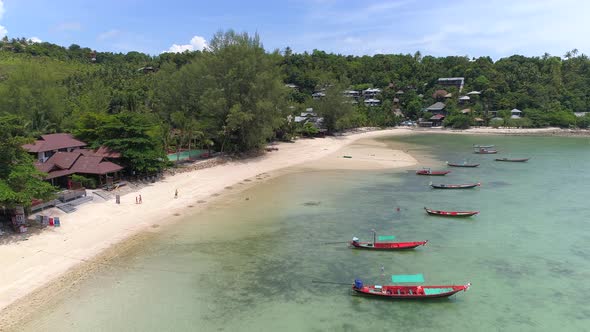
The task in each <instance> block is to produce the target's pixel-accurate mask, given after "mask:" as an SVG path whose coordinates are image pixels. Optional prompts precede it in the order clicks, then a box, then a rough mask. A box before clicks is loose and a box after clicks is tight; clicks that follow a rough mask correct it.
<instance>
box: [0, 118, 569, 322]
mask: <svg viewBox="0 0 590 332" xmlns="http://www.w3.org/2000/svg"><path fill="white" fill-rule="evenodd" d="M412 133H449V134H471V135H473V134H475V135H477V134H484V135H487V134H499V135H566V136H567V135H568V132H567V130H559V129H556V128H543V129H492V128H475V129H469V130H465V131H458V130H440V129H423V128H416V129H409V128H398V129H387V130H376V131H365V132H363V131H358V132H353V133H348V134H346V135H342V136H335V137H327V138H318V139H300V140H297V141H296V142H294V143H279V144H277V145H276V147H278V148H279V150H278V151H273V152H269V153H266V154H265V155H263V156H260V157H256V158H249V159H244V160H236V161H231V162H227V163H224V164H222V165H218V166H214V167H210V168H205V169H200V170H194V171H189V172H183V173H180V172H179V173H176V174H175V175H171V176H167V177H165V178H164V179H163V180H162V181H159V182H157V183H154V184H150V185H148V186H147V187H144V188H142V189H141V190H139V191H136V192H130V193H127V194H126V195H122V196H121V204H120V205H118V204H115V202H114V199H112V200H109V201H102V200H100V199H96V200H95V201H94V202H92V203H87V204H85V205H82V206H80V207H79V208H78V210H77V211H76V212H74V213H71V214H65V213H63V212H61V211H60V210H57V209H53V210H46V211H44V214H48V215H52V216H59V217H60V219H61V227H59V228H47V229H45V230H43V231H41V232H37V233H31V234H23V235H16V236H12V237H10V240H6V236H5V237H4V238H0V239H2V242H1V245H0V265H1V266H2V274H1V275H0V309H1V310H2V311H1V312H2V314H1V315H0V330H6V329H13V328H15V324H16V323H17V322H18V321H20V320H21V319H23V318H25V317H28V316H29V315H30V314H32V313H34V311H35V310H36V309H38V308H40V307H43V306H46V305H47V303H49V302H50V301H52V300H54V301H55V299H53V298H54V297H55V295H56V294H61V295H62V296H67V287H68V286H71V285H72V284H76V283H77V282H78V281H79V280H80V279H83V278H84V276H85V275H88V274H89V273H92V270H93V269H96V268H100V267H101V266H104V265H105V264H106V265H108V261H109V258H112V257H115V256H117V255H118V254H119V253H120V252H122V251H124V250H125V248H127V247H131V246H132V245H133V242H134V241H145V240H146V238H149V236H150V234H151V235H153V234H154V233H157V232H158V231H159V230H160V229H161V226H165V225H166V224H170V223H173V222H175V221H176V220H179V219H180V218H179V217H180V216H183V215H187V214H193V213H196V212H198V210H199V209H203V208H206V206H207V203H209V202H211V201H213V200H215V199H219V198H222V197H223V194H224V193H230V192H236V191H237V190H242V189H245V188H247V187H248V186H252V185H255V184H256V183H259V182H261V181H265V179H268V178H270V177H272V176H275V175H278V174H281V173H280V170H282V169H284V168H287V167H291V168H292V167H293V166H300V167H301V168H302V169H303V170H306V169H318V170H321V169H342V170H379V169H393V168H399V167H410V166H412V165H416V164H417V160H416V159H414V158H413V157H412V156H410V155H409V154H407V153H405V152H403V151H401V150H392V149H391V148H389V147H387V145H386V144H385V143H382V142H379V141H377V140H374V138H378V137H383V136H395V135H409V134H412ZM353 143H354V144H353ZM177 189H178V192H179V197H178V198H176V199H175V198H174V193H175V190H177ZM138 195H141V196H142V200H143V203H142V204H136V203H135V198H136V197H137V196H138ZM124 240H125V241H124ZM64 294H65V295H64Z"/></svg>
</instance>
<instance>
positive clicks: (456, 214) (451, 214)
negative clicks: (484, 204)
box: [424, 207, 479, 217]
mask: <svg viewBox="0 0 590 332" xmlns="http://www.w3.org/2000/svg"><path fill="white" fill-rule="evenodd" d="M424 210H425V211H426V213H428V214H429V215H431V216H441V217H471V216H474V215H476V214H478V213H479V211H442V210H433V209H429V208H427V207H424Z"/></svg>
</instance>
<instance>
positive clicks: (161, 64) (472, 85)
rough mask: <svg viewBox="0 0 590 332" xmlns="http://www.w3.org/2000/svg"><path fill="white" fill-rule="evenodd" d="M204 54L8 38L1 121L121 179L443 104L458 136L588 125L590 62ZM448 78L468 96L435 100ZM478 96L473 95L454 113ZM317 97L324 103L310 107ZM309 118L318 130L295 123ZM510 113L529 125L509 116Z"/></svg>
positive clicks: (228, 43) (231, 48) (253, 47)
mask: <svg viewBox="0 0 590 332" xmlns="http://www.w3.org/2000/svg"><path fill="white" fill-rule="evenodd" d="M209 45H210V46H209V48H208V49H205V50H203V51H195V52H188V51H187V52H184V53H163V54H160V55H157V56H152V55H148V54H143V53H139V52H129V53H127V54H122V53H110V52H96V51H94V50H92V49H89V48H85V47H81V46H79V45H75V44H74V45H71V46H69V47H62V46H59V45H55V44H51V43H47V42H43V43H34V42H32V41H29V40H26V39H24V38H20V39H8V38H4V39H3V40H2V41H0V100H2V102H0V114H1V115H4V116H14V117H17V118H20V119H21V121H22V125H23V126H24V128H25V132H26V136H28V137H37V136H38V135H40V134H45V133H55V132H70V133H74V134H75V135H77V136H78V137H79V138H80V139H84V140H86V141H87V143H89V145H90V146H98V145H101V144H104V145H107V146H109V147H111V148H113V149H118V150H121V151H120V152H121V153H122V155H123V157H124V160H125V163H126V166H128V167H130V168H131V169H133V170H136V171H139V172H151V171H154V170H158V169H161V168H162V167H164V166H165V163H164V162H162V160H163V158H164V157H165V154H166V153H170V152H173V151H175V150H177V149H181V148H183V149H184V148H189V149H190V148H191V147H195V148H213V149H215V150H217V151H227V152H238V153H239V152H247V151H251V150H256V149H260V148H262V147H263V146H264V145H265V144H266V143H267V142H268V141H269V140H272V139H277V138H279V139H290V138H291V137H293V136H294V135H297V134H298V133H302V132H305V133H308V134H309V133H317V131H318V129H319V130H327V131H328V132H333V131H338V130H342V129H346V128H351V127H359V126H393V125H396V124H397V123H399V122H400V121H401V120H402V119H410V120H417V119H419V118H422V117H426V116H428V114H429V113H427V112H425V109H426V108H427V107H428V106H430V105H432V104H433V103H435V102H436V101H439V100H440V99H441V98H444V96H445V94H448V95H449V96H450V95H452V96H453V97H452V98H446V99H444V100H443V101H444V102H445V103H446V110H447V112H448V115H449V116H448V117H447V119H446V120H445V122H444V124H445V125H448V126H452V127H456V128H463V127H467V126H469V125H473V124H474V121H476V120H478V119H479V120H481V121H485V123H486V124H490V125H491V124H492V121H491V120H492V118H493V117H494V118H495V119H494V122H493V123H494V124H496V125H504V126H521V127H541V126H559V127H572V126H577V127H583V128H586V127H588V126H589V125H590V118H589V117H588V116H585V117H578V116H575V115H574V112H586V111H587V110H588V109H590V59H589V58H588V57H587V56H586V55H584V54H579V53H578V51H577V50H572V51H570V52H567V53H566V54H565V55H564V56H563V57H560V56H552V55H549V54H544V55H542V56H539V57H525V56H521V55H513V56H510V57H506V58H502V59H499V60H497V61H494V60H492V59H491V58H490V57H479V58H469V57H466V56H447V57H433V56H423V55H422V54H420V52H416V53H415V54H376V55H373V56H352V55H340V54H331V53H326V52H324V51H320V50H314V51H313V52H310V53H308V52H304V53H300V54H298V53H294V52H293V51H292V50H291V49H290V48H289V47H286V48H285V49H283V50H280V51H279V50H274V51H267V50H265V49H264V47H263V44H262V42H261V41H260V38H259V36H258V35H256V34H255V35H249V34H247V33H237V32H234V31H232V30H228V31H225V32H223V31H222V32H219V33H217V34H216V35H215V36H214V37H213V38H212V40H211V41H210V43H209ZM441 77H464V82H465V83H464V86H463V87H462V91H460V90H459V89H458V88H457V87H454V86H451V87H448V86H447V87H441V86H440V85H439V84H438V79H439V78H441ZM368 88H378V89H379V93H378V95H376V96H374V98H376V99H377V101H378V102H379V103H376V104H367V103H365V102H363V101H364V100H365V98H364V97H363V96H362V95H361V97H360V99H359V98H357V99H355V100H351V99H350V98H347V97H345V96H344V95H343V94H342V91H344V90H356V91H360V90H364V89H368ZM441 91H442V92H441ZM470 91H475V92H478V94H477V95H472V96H471V97H472V98H471V101H470V102H468V103H467V104H464V103H461V102H459V101H458V98H459V96H462V95H465V94H466V93H467V92H470ZM318 92H321V94H319V95H321V96H323V97H320V98H319V99H318V98H316V99H314V98H312V94H314V93H318ZM443 92H444V93H443ZM441 93H442V95H441ZM307 108H314V109H315V112H316V113H314V114H316V115H317V116H319V117H321V119H322V120H323V121H319V122H315V123H313V124H310V123H309V122H301V123H296V122H295V121H294V119H297V118H300V117H299V115H300V114H301V113H302V112H303V111H304V110H306V109H307ZM465 109H468V111H469V112H465ZM512 109H519V110H521V111H522V115H523V117H522V118H520V119H514V118H513V117H511V116H510V110H512ZM308 114H312V113H308ZM314 126H315V128H312V127H314Z"/></svg>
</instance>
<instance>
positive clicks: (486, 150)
mask: <svg viewBox="0 0 590 332" xmlns="http://www.w3.org/2000/svg"><path fill="white" fill-rule="evenodd" d="M474 153H477V154H495V153H498V150H493V149H484V148H480V149H477V150H475V151H474Z"/></svg>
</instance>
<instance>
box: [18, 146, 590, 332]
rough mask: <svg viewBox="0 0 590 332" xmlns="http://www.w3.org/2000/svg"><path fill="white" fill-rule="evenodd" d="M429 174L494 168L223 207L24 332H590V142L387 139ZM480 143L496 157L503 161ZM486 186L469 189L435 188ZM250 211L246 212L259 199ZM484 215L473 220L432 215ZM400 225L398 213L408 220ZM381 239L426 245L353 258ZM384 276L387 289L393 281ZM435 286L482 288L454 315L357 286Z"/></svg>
mask: <svg viewBox="0 0 590 332" xmlns="http://www.w3.org/2000/svg"><path fill="white" fill-rule="evenodd" d="M388 142H389V143H390V144H391V145H392V147H403V149H404V150H408V152H409V153H411V154H412V155H414V156H415V157H416V158H417V159H419V160H420V162H421V165H420V166H422V165H424V166H429V167H432V168H445V169H446V168H447V167H446V166H445V165H444V161H446V160H448V161H453V162H460V161H463V160H468V161H470V162H481V164H482V165H481V166H480V167H478V168H475V169H463V168H451V170H452V173H451V174H449V175H448V176H446V177H423V176H416V175H415V174H414V170H415V168H412V169H401V170H395V171H388V172H375V171H371V172H360V171H310V170H306V169H304V168H298V169H296V170H294V172H291V173H287V174H285V175H282V176H279V177H277V178H274V179H271V180H269V181H267V182H265V183H262V184H260V185H257V186H255V187H252V188H250V189H247V190H246V191H243V192H239V193H234V194H231V195H229V196H228V197H226V198H224V199H223V200H220V201H219V202H216V203H213V204H212V205H211V206H210V207H209V208H208V210H207V211H206V212H204V213H199V214H198V215H192V216H187V217H186V220H184V221H183V222H181V223H178V224H175V225H172V226H170V227H167V228H165V229H164V230H163V231H162V232H161V234H159V235H158V236H157V237H156V238H155V239H154V240H153V241H150V242H149V243H144V244H143V245H141V247H138V248H136V250H135V253H134V254H129V255H126V256H123V257H120V258H118V259H116V260H115V261H113V262H112V264H113V265H112V266H110V267H106V268H104V269H103V270H102V271H101V272H99V273H98V274H96V275H94V276H92V277H90V278H89V279H87V280H85V281H84V282H83V284H82V285H81V286H80V287H79V289H78V290H77V291H75V292H74V293H73V294H70V296H68V298H67V299H66V300H64V301H62V302H60V303H59V304H58V305H57V306H55V307H53V308H47V309H46V310H43V311H42V312H40V313H39V315H38V317H37V318H36V319H35V320H34V321H31V322H28V323H27V324H25V326H23V329H24V330H27V331H41V330H43V331H47V330H56V331H57V330H59V331H82V330H83V331H171V330H184V331H279V330H280V331H363V330H374V331H375V330H376V331H381V330H396V329H401V328H412V329H413V330H415V331H444V330H453V331H549V330H559V331H582V330H585V329H587V328H588V326H590V309H589V307H588V302H587V295H586V294H587V293H588V292H589V291H590V286H589V284H588V282H587V280H588V279H589V277H590V249H588V243H590V221H588V216H589V215H590V205H589V204H588V197H590V173H586V172H587V170H588V169H590V140H589V139H588V138H555V137H504V136H487V137H482V136H478V137H475V136H463V135H415V136H408V137H401V138H400V137H397V138H395V139H391V140H388ZM472 144H496V145H497V148H498V150H500V153H499V154H498V155H497V156H498V157H515V158H516V157H528V156H531V157H532V159H531V160H530V161H529V162H528V163H522V164H521V163H499V162H494V161H493V158H495V157H496V156H495V155H475V154H473V153H472V149H471V145H472ZM430 181H433V182H441V183H443V182H444V183H465V182H482V184H483V185H482V187H481V188H477V189H472V190H439V191H435V190H432V189H430V188H429V186H428V183H429V182H430ZM246 198H249V200H246ZM424 206H428V207H433V208H436V209H477V210H480V211H481V214H480V215H479V216H477V217H475V218H468V219H445V218H438V217H431V216H427V215H426V214H425V213H424V211H423V207H424ZM398 207H399V208H400V211H399V212H398V211H396V208H398ZM371 229H377V230H378V231H379V233H380V234H383V235H391V234H394V235H396V238H397V240H400V241H405V240H408V241H412V240H425V239H427V240H429V241H430V242H429V244H428V245H427V246H426V247H420V248H418V249H417V250H414V251H409V252H384V253H379V252H367V251H355V250H351V249H348V248H347V247H346V245H345V244H329V245H327V244H323V243H324V242H333V241H347V240H349V239H350V238H352V236H353V235H355V236H358V237H360V238H361V239H369V238H370V236H371V234H370V230H371ZM381 266H383V267H384V269H385V275H382V274H381ZM413 273H423V274H424V276H425V278H426V282H427V283H431V284H444V283H455V284H464V283H466V282H472V283H473V286H472V288H471V289H470V290H469V291H468V292H466V293H459V294H457V295H456V296H454V297H452V298H450V299H446V300H436V301H428V302H418V301H408V302H404V301H382V300H376V299H370V298H364V297H360V296H352V295H351V294H350V291H349V287H348V286H338V285H330V284H316V283H312V280H324V281H335V282H351V283H352V280H353V279H354V278H362V279H363V280H364V281H365V282H369V283H385V282H386V281H387V280H388V279H389V278H390V275H391V274H413Z"/></svg>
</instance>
